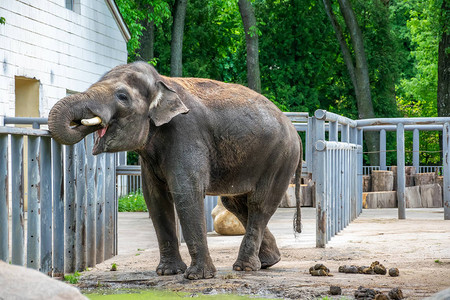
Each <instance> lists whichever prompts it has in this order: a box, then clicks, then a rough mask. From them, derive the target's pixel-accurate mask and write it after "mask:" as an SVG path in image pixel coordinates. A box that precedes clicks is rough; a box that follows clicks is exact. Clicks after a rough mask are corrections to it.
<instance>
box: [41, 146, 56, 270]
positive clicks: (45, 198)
mask: <svg viewBox="0 0 450 300" xmlns="http://www.w3.org/2000/svg"><path fill="white" fill-rule="evenodd" d="M51 148H52V147H51V138H49V137H41V150H40V152H41V155H40V160H39V165H40V167H41V174H40V177H41V189H40V193H39V197H40V199H41V264H40V271H41V272H42V273H44V274H47V275H50V276H51V275H52V221H53V220H52V151H51Z"/></svg>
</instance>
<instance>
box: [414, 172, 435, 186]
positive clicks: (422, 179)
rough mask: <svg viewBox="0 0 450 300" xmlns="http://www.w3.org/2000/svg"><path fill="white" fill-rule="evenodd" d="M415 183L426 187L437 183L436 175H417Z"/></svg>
mask: <svg viewBox="0 0 450 300" xmlns="http://www.w3.org/2000/svg"><path fill="white" fill-rule="evenodd" d="M414 181H415V184H416V185H425V184H433V183H436V173H417V174H415V177H414Z"/></svg>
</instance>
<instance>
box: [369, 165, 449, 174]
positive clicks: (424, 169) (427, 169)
mask: <svg viewBox="0 0 450 300" xmlns="http://www.w3.org/2000/svg"><path fill="white" fill-rule="evenodd" d="M378 170H381V167H380V166H363V175H370V174H372V171H378ZM385 171H391V166H386V167H385ZM416 172H417V173H438V174H443V168H442V166H420V165H419V169H418V170H417V169H416Z"/></svg>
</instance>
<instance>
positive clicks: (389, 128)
mask: <svg viewBox="0 0 450 300" xmlns="http://www.w3.org/2000/svg"><path fill="white" fill-rule="evenodd" d="M358 128H361V129H362V130H364V131H366V132H367V131H380V130H383V129H384V130H386V131H396V130H397V126H396V125H374V126H363V127H358ZM443 128H444V125H433V124H430V125H406V126H405V130H406V131H413V130H414V129H418V130H420V131H442V129H443Z"/></svg>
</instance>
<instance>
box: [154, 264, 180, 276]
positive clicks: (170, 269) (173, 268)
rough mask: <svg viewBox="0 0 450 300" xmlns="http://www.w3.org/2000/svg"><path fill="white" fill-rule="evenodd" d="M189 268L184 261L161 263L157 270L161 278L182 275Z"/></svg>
mask: <svg viewBox="0 0 450 300" xmlns="http://www.w3.org/2000/svg"><path fill="white" fill-rule="evenodd" d="M186 268H187V266H186V264H185V263H184V262H183V261H181V260H180V261H176V262H160V263H159V265H158V267H157V268H156V274H158V275H159V276H164V275H176V274H182V273H184V271H185V270H186Z"/></svg>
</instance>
